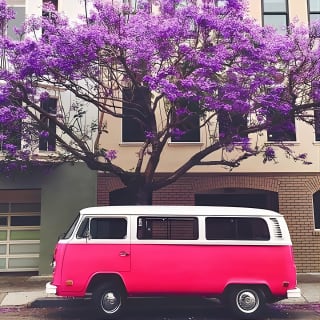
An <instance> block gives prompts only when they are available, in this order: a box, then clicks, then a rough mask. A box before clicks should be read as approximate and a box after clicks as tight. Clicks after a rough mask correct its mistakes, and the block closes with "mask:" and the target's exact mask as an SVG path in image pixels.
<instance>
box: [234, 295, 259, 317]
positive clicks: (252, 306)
mask: <svg viewBox="0 0 320 320" xmlns="http://www.w3.org/2000/svg"><path fill="white" fill-rule="evenodd" d="M237 306H238V308H239V309H240V310H241V311H242V312H245V313H252V312H254V311H255V310H257V308H258V307H259V297H258V295H257V293H256V292H254V291H248V290H243V291H240V292H239V293H238V294H237Z"/></svg>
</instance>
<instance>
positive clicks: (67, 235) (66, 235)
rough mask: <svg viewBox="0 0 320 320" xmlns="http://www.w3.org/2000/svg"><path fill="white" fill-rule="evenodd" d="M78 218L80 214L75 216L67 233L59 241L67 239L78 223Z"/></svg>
mask: <svg viewBox="0 0 320 320" xmlns="http://www.w3.org/2000/svg"><path fill="white" fill-rule="evenodd" d="M79 218H80V214H78V215H77V217H76V218H75V220H74V221H73V223H72V224H71V226H70V228H69V229H68V231H67V232H66V233H65V234H64V235H63V237H62V238H61V239H69V238H70V237H71V235H72V233H73V231H74V229H75V227H76V225H77V223H78V221H79Z"/></svg>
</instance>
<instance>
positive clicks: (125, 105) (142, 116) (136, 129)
mask: <svg viewBox="0 0 320 320" xmlns="http://www.w3.org/2000/svg"><path fill="white" fill-rule="evenodd" d="M122 95H123V102H122V114H123V119H122V141H123V142H143V141H145V137H146V134H145V131H148V124H149V123H150V122H149V119H148V114H149V108H150V103H151V94H150V91H149V90H148V88H145V87H139V88H124V89H123V92H122Z"/></svg>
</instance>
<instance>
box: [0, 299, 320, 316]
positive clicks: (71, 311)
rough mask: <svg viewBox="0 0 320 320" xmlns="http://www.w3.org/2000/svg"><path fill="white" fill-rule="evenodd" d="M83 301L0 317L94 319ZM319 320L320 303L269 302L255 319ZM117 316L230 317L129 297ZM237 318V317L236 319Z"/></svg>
mask: <svg viewBox="0 0 320 320" xmlns="http://www.w3.org/2000/svg"><path fill="white" fill-rule="evenodd" d="M90 306H91V305H90V304H89V302H87V301H79V300H77V301H75V300H73V301H72V300H71V301H69V302H68V303H65V304H64V305H63V306H50V307H42V308H40V307H38V308H33V307H22V308H1V309H0V320H9V319H11V320H13V319H15V320H17V319H23V320H40V319H41V320H94V319H96V317H95V316H94V313H93V310H92V309H91V307H90ZM281 319H295V320H320V304H303V305H281V304H276V305H271V306H269V307H268V308H267V309H266V311H265V314H264V315H263V316H261V318H259V319H258V320H281ZM119 320H234V318H232V317H231V316H230V314H229V312H228V310H227V309H226V308H224V307H222V306H220V305H219V304H217V303H214V302H212V301H207V300H205V301H203V300H202V301H200V300H198V301H195V300H190V299H188V300H186V299H179V300H175V301H168V300H167V299H152V300H151V299H132V300H130V302H129V304H128V308H127V311H126V312H125V313H124V314H123V316H122V317H121V319H119ZM237 320H239V319H237Z"/></svg>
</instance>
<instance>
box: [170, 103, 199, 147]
mask: <svg viewBox="0 0 320 320" xmlns="http://www.w3.org/2000/svg"><path fill="white" fill-rule="evenodd" d="M177 104H178V106H179V108H183V110H185V112H186V113H185V114H182V115H174V117H175V118H173V119H172V121H176V123H177V124H178V125H177V128H178V129H179V130H180V131H181V132H183V135H181V136H174V135H173V136H172V137H171V141H172V142H199V141H200V128H199V125H200V123H199V112H200V110H199V102H192V101H188V100H187V99H181V100H180V101H179V102H177Z"/></svg>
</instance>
